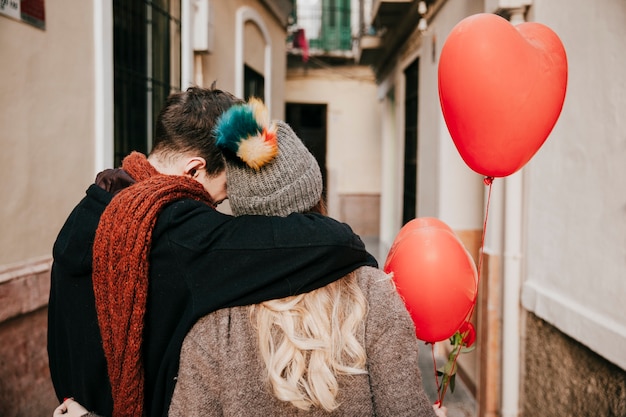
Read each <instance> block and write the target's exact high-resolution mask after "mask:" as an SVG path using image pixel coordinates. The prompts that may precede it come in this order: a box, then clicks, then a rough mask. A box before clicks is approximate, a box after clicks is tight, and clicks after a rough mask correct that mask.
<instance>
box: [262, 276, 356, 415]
mask: <svg viewBox="0 0 626 417" xmlns="http://www.w3.org/2000/svg"><path fill="white" fill-rule="evenodd" d="M366 314H367V301H366V299H365V296H364V295H363V292H362V291H361V288H360V287H359V286H358V283H357V277H356V274H355V273H354V272H352V273H350V274H349V275H347V276H345V277H343V278H342V279H340V280H338V281H335V282H333V283H331V284H328V285H326V286H325V287H322V288H319V289H317V290H314V291H312V292H310V293H306V294H301V295H297V296H292V297H287V298H282V299H279V300H271V301H266V302H264V303H261V304H257V305H255V306H251V307H250V317H251V319H252V321H253V324H255V325H256V328H257V332H258V338H259V349H260V353H261V356H262V358H263V361H264V362H265V366H266V369H267V378H268V382H269V384H270V386H271V388H272V391H273V393H274V395H275V396H276V397H277V398H278V399H280V400H282V401H287V402H290V403H291V404H293V405H294V406H295V407H298V408H300V409H303V410H308V409H310V407H311V406H314V407H319V408H322V409H324V410H326V411H332V410H334V409H336V408H337V407H339V404H338V403H337V400H336V398H337V394H338V392H339V384H338V382H337V376H338V375H358V374H365V373H367V372H366V370H365V361H366V354H365V349H364V347H363V346H362V345H361V343H360V342H359V339H358V331H359V328H360V327H361V325H362V323H363V321H364V318H365V315H366Z"/></svg>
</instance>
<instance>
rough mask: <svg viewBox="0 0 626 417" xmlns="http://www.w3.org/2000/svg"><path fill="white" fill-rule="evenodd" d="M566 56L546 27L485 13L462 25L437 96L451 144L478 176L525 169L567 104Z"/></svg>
mask: <svg viewBox="0 0 626 417" xmlns="http://www.w3.org/2000/svg"><path fill="white" fill-rule="evenodd" d="M566 85H567V57H566V54H565V49H564V47H563V44H562V43H561V40H560V39H559V37H558V36H557V35H556V34H555V33H554V32H553V31H552V30H551V29H550V28H548V27H547V26H545V25H542V24H539V23H522V24H519V25H517V26H513V25H512V24H511V23H510V22H509V21H507V20H506V19H504V18H502V17H500V16H497V15H494V14H487V13H481V14H476V15H473V16H469V17H467V18H465V19H463V20H462V21H461V22H459V23H458V24H457V25H456V26H455V27H454V28H453V29H452V32H451V33H450V35H449V36H448V38H447V40H446V42H445V44H444V46H443V48H442V51H441V57H440V60H439V98H440V102H441V108H442V111H443V116H444V119H445V121H446V124H447V126H448V130H449V131H450V135H451V136H452V140H453V141H454V144H455V146H456V148H457V149H458V151H459V153H460V154H461V157H462V158H463V160H464V161H465V163H466V164H467V165H468V166H469V167H470V168H471V169H472V170H474V171H476V172H477V173H479V174H482V175H485V176H489V177H505V176H507V175H510V174H512V173H514V172H516V171H518V170H519V169H521V168H522V167H523V166H524V165H525V164H526V163H527V162H528V161H529V160H530V159H531V158H532V157H533V156H534V155H535V153H536V152H537V151H538V150H539V148H540V147H541V146H542V145H543V143H544V142H545V141H546V139H547V137H548V135H549V134H550V132H551V131H552V128H553V127H554V125H555V123H556V121H557V119H558V117H559V114H560V113H561V109H562V107H563V101H564V100H565V90H566Z"/></svg>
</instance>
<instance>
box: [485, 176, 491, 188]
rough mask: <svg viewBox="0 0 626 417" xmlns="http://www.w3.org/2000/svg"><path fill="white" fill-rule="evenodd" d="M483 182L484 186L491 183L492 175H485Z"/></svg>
mask: <svg viewBox="0 0 626 417" xmlns="http://www.w3.org/2000/svg"><path fill="white" fill-rule="evenodd" d="M483 182H484V183H485V185H486V186H490V185H491V183H493V177H485V179H484V180H483Z"/></svg>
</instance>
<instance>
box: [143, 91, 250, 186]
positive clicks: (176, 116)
mask: <svg viewBox="0 0 626 417" xmlns="http://www.w3.org/2000/svg"><path fill="white" fill-rule="evenodd" d="M243 102H244V101H243V100H241V99H239V98H237V97H235V96H234V95H232V94H231V93H228V92H226V91H223V90H218V89H216V88H211V89H206V88H200V87H189V88H188V89H187V91H181V92H177V93H173V94H171V95H170V96H169V97H168V98H167V100H166V102H165V105H164V106H163V109H161V112H160V113H159V116H158V118H157V121H156V127H155V133H154V141H153V148H152V152H151V153H155V152H158V153H161V154H163V155H164V156H165V157H168V156H175V155H177V154H180V153H185V152H196V153H197V154H198V155H199V156H201V157H203V158H204V159H205V160H206V171H207V174H208V175H216V174H219V173H220V172H222V171H223V170H224V169H225V164H224V157H223V155H222V153H221V151H220V149H219V148H218V147H217V146H216V144H215V137H214V135H213V127H214V126H215V122H216V121H217V119H218V117H219V116H220V115H221V114H222V113H224V112H225V111H226V110H228V109H229V108H230V107H232V106H233V105H235V104H241V103H243Z"/></svg>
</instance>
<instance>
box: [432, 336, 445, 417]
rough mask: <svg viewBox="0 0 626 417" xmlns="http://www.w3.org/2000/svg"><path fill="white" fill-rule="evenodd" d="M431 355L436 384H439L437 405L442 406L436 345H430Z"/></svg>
mask: <svg viewBox="0 0 626 417" xmlns="http://www.w3.org/2000/svg"><path fill="white" fill-rule="evenodd" d="M430 353H431V354H432V357H433V368H434V369H435V383H436V384H437V403H439V405H440V406H441V404H442V403H441V389H440V385H439V375H437V359H436V358H435V344H434V343H431V344H430Z"/></svg>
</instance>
